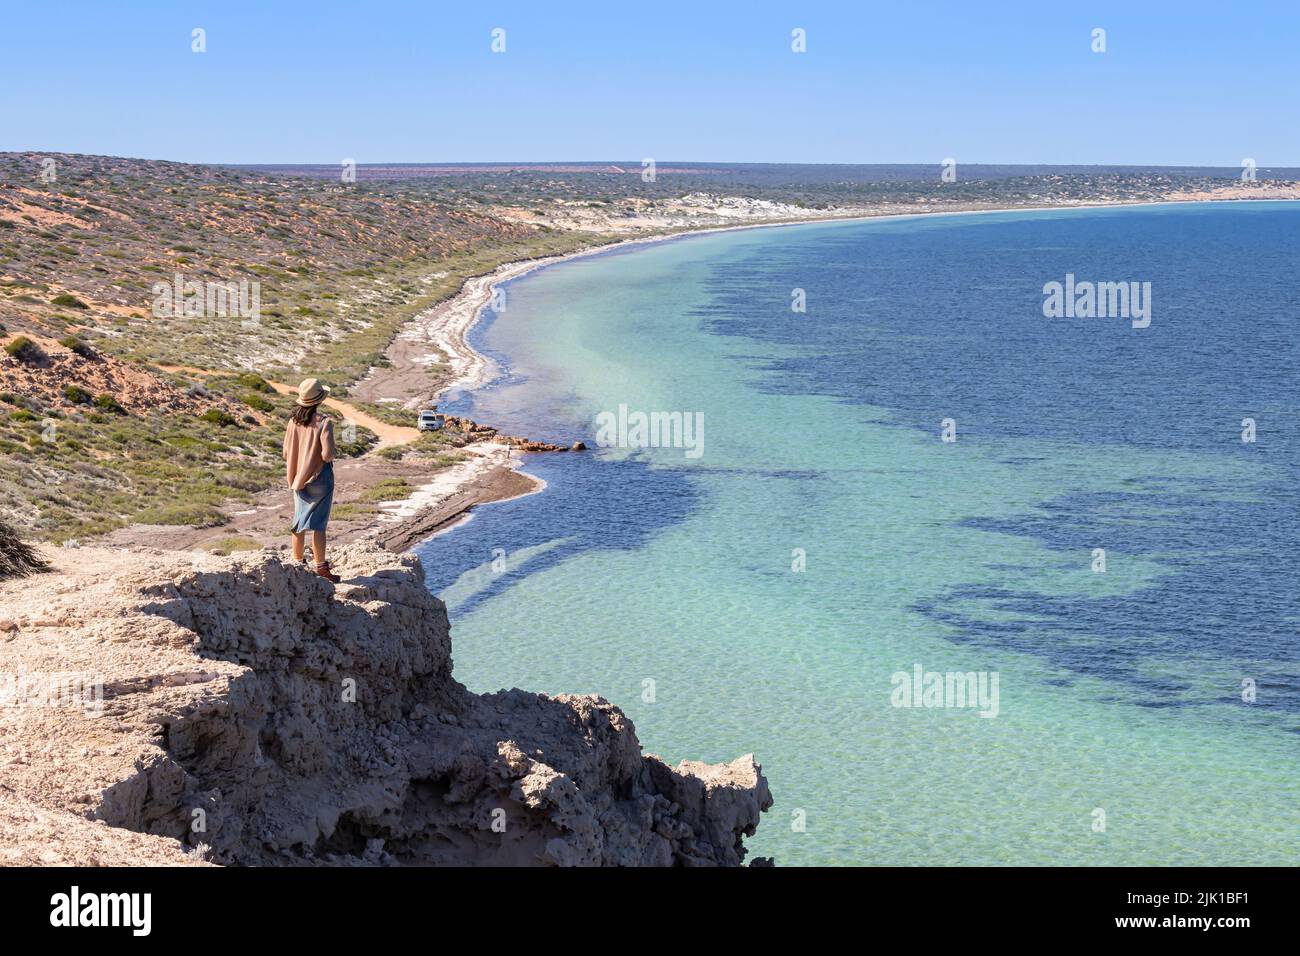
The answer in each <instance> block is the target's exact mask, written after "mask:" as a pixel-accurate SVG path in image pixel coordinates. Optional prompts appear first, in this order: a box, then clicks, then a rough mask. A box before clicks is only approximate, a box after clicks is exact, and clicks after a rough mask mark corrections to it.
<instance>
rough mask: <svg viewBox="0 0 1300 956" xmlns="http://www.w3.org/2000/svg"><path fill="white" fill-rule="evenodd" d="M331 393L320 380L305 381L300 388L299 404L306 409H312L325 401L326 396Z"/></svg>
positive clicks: (310, 379) (309, 379) (307, 379)
mask: <svg viewBox="0 0 1300 956" xmlns="http://www.w3.org/2000/svg"><path fill="white" fill-rule="evenodd" d="M329 393H330V390H329V389H328V388H326V387H325V386H324V385H322V384H321V383H320V379H317V378H306V379H303V382H302V384H301V385H299V386H298V404H299V405H301V406H303V407H304V408H311V407H312V406H313V405H319V404H320V403H321V402H323V401H325V396H326V395H328V394H329Z"/></svg>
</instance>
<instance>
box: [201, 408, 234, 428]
mask: <svg viewBox="0 0 1300 956" xmlns="http://www.w3.org/2000/svg"><path fill="white" fill-rule="evenodd" d="M199 418H200V419H202V420H203V421H205V422H211V423H212V424H213V425H220V426H222V427H223V428H224V427H225V426H227V425H235V424H238V421H239V420H238V419H237V418H235V416H234V415H232V414H230V412H227V411H225V410H223V409H220V408H209V409H208V410H207V411H206V412H204V413H203V414H202V415H200V416H199Z"/></svg>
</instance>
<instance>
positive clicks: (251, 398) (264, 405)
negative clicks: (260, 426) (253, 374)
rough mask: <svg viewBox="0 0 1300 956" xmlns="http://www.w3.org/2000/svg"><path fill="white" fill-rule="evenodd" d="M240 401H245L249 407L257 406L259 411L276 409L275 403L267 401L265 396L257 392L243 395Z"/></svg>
mask: <svg viewBox="0 0 1300 956" xmlns="http://www.w3.org/2000/svg"><path fill="white" fill-rule="evenodd" d="M240 401H241V402H243V403H244V404H245V405H247V406H248V407H249V408H256V409H257V410H258V411H259V412H273V411H275V405H274V404H272V403H271V402H269V401H267V400H266V399H265V398H263V397H262V396H261V395H258V394H257V393H255V392H254V393H250V394H248V395H245V396H243V397H242V398H241V399H240Z"/></svg>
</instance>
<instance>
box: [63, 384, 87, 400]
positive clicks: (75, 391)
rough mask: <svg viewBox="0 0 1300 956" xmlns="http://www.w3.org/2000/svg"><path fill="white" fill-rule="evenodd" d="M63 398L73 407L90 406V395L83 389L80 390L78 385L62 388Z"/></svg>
mask: <svg viewBox="0 0 1300 956" xmlns="http://www.w3.org/2000/svg"><path fill="white" fill-rule="evenodd" d="M63 397H64V398H66V399H67V400H68V401H70V402H71V403H72V404H73V405H89V404H90V393H89V392H88V391H86V390H85V389H84V388H82V387H81V386H80V385H65V386H63Z"/></svg>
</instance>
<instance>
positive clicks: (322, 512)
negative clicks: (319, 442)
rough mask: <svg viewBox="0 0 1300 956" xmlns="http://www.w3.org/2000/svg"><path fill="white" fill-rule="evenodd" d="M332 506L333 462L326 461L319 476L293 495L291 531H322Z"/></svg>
mask: <svg viewBox="0 0 1300 956" xmlns="http://www.w3.org/2000/svg"><path fill="white" fill-rule="evenodd" d="M333 504H334V462H332V461H327V462H325V466H324V467H323V468H321V470H320V474H318V475H317V476H316V477H315V478H313V479H312V480H311V481H310V482H309V483H308V484H307V487H306V488H304V489H303V490H302V491H295V492H294V493H293V530H294V531H295V532H298V533H301V532H303V531H324V530H325V526H326V525H328V524H329V523H330V508H331V507H332V506H333Z"/></svg>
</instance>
